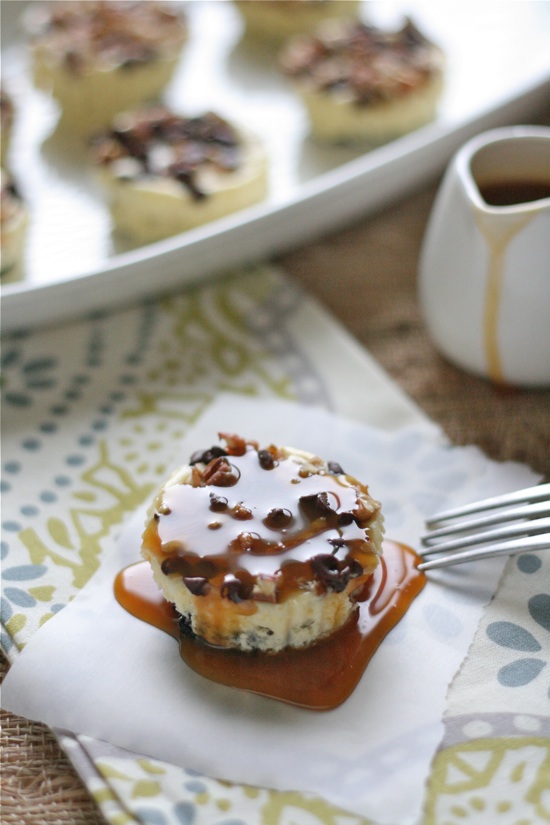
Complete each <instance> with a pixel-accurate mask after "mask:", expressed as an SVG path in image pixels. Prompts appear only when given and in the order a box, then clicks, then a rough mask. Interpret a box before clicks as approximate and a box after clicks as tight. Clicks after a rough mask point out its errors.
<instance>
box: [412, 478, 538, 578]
mask: <svg viewBox="0 0 550 825" xmlns="http://www.w3.org/2000/svg"><path fill="white" fill-rule="evenodd" d="M479 514H482V515H479ZM465 517H466V519H465V520H464V518H465ZM426 526H427V527H428V528H429V530H430V532H428V533H426V535H425V536H423V537H422V539H421V541H422V544H423V545H424V548H425V549H424V550H421V551H420V553H421V555H422V556H428V555H434V554H440V553H443V554H445V555H442V556H439V557H438V558H434V559H430V560H429V561H425V562H422V563H421V564H419V565H418V569H419V570H434V569H435V568H438V567H448V566H450V565H454V564H463V563H464V562H467V561H473V560H475V559H485V558H489V557H491V556H499V555H512V554H516V553H525V552H528V551H532V550H548V549H550V484H538V485H536V486H534V487H528V488H525V489H523V490H516V491H515V492H513V493H507V494H504V495H501V496H493V497H491V498H486V499H483V500H482V501H476V502H472V503H471V504H467V505H464V506H463V507H455V508H453V509H451V510H445V511H444V512H441V513H437V514H435V515H434V516H432V517H431V518H429V519H428V520H427V521H426ZM463 548H469V549H467V550H465V549H463ZM457 551H460V552H457Z"/></svg>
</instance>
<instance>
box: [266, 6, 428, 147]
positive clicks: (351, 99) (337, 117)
mask: <svg viewBox="0 0 550 825" xmlns="http://www.w3.org/2000/svg"><path fill="white" fill-rule="evenodd" d="M279 62H280V66H281V70H282V71H283V73H285V74H286V75H287V76H288V77H289V78H290V80H291V82H292V84H293V86H294V88H295V90H296V92H297V94H298V95H299V97H300V98H301V100H302V101H303V103H304V106H305V108H306V110H307V113H308V117H309V122H310V127H311V135H312V137H313V138H317V139H319V140H320V141H324V142H329V143H375V144H376V143H382V142H384V141H386V140H389V139H392V138H395V137H399V136H401V135H404V134H406V133H407V132H410V131H412V130H413V129H417V128H419V127H420V126H423V125H425V124H426V123H428V122H429V121H430V120H432V119H433V118H434V116H435V114H436V110H437V104H438V102H439V99H440V97H441V93H442V89H443V66H444V54H443V52H442V50H441V49H440V48H439V47H438V46H436V45H435V44H434V43H432V42H431V41H430V40H428V39H427V38H426V37H425V36H424V35H423V34H422V33H421V32H420V31H419V30H418V28H417V27H416V26H415V25H414V23H413V22H412V21H411V20H406V22H405V23H404V25H403V26H402V27H401V28H400V29H398V30H396V31H387V30H383V29H380V28H378V27H376V26H371V25H366V24H364V23H361V22H351V21H330V22H329V23H327V24H326V25H323V26H321V27H319V28H318V29H317V31H316V32H315V34H312V35H304V36H302V37H297V38H293V39H292V40H291V41H289V42H288V43H287V44H286V45H285V46H284V47H283V49H282V50H281V52H280V54H279Z"/></svg>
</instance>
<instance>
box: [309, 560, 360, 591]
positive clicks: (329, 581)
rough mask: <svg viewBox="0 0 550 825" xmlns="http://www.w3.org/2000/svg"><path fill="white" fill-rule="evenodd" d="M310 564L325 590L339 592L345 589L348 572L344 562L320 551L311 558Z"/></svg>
mask: <svg viewBox="0 0 550 825" xmlns="http://www.w3.org/2000/svg"><path fill="white" fill-rule="evenodd" d="M311 566H312V568H313V572H314V573H315V575H316V576H317V578H318V579H319V581H320V582H322V584H324V585H325V587H326V588H327V590H334V592H335V593H341V592H342V591H343V590H345V589H346V587H347V584H348V582H349V574H350V570H349V566H348V565H347V563H346V562H339V561H338V559H337V558H335V557H334V556H333V555H330V554H328V553H322V554H320V555H318V556H314V557H313V558H312V560H311Z"/></svg>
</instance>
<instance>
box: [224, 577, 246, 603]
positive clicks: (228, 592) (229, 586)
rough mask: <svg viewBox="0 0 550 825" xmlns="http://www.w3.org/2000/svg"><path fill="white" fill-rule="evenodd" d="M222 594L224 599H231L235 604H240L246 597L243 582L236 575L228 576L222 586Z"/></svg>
mask: <svg viewBox="0 0 550 825" xmlns="http://www.w3.org/2000/svg"><path fill="white" fill-rule="evenodd" d="M220 595H221V597H222V599H229V600H230V601H232V602H235V604H239V602H242V600H243V598H244V596H243V584H242V582H241V581H239V579H237V578H236V577H235V576H226V577H225V579H224V580H223V584H222V586H221V587H220Z"/></svg>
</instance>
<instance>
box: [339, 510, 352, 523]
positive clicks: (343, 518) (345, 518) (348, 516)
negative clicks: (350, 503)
mask: <svg viewBox="0 0 550 825" xmlns="http://www.w3.org/2000/svg"><path fill="white" fill-rule="evenodd" d="M353 521H354V516H353V513H346V512H344V513H338V525H339V526H340V527H345V526H346V525H347V524H351V523H352V522H353Z"/></svg>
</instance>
